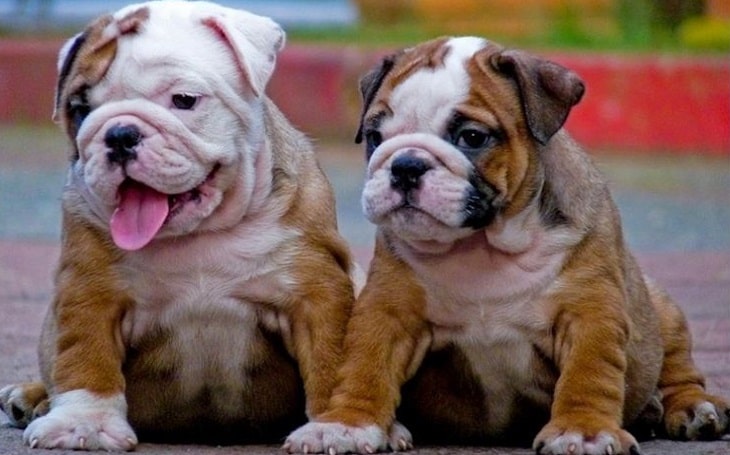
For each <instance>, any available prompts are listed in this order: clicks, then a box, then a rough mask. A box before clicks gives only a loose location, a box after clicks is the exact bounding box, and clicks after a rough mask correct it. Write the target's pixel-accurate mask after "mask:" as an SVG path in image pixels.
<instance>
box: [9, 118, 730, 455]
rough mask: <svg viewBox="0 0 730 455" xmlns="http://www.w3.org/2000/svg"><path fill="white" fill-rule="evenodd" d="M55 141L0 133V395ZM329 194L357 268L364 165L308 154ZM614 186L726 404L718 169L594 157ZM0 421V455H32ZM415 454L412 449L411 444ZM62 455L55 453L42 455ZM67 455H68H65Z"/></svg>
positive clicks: (40, 249) (721, 166)
mask: <svg viewBox="0 0 730 455" xmlns="http://www.w3.org/2000/svg"><path fill="white" fill-rule="evenodd" d="M63 144H64V139H63V138H62V137H61V136H60V135H59V134H58V133H56V132H55V130H49V129H47V128H36V129H30V128H21V127H7V126H0V385H4V384H7V383H10V382H16V381H22V380H32V379H34V378H37V377H38V373H37V366H36V354H35V349H36V342H37V338H38V333H39V330H40V321H41V319H42V317H43V314H44V312H45V308H46V306H47V303H48V301H49V299H50V294H51V289H52V284H51V283H52V281H51V280H52V272H53V269H54V267H55V261H56V258H57V256H58V241H57V239H58V236H59V231H58V224H59V222H58V218H59V215H60V212H59V210H58V204H59V201H58V194H59V190H60V186H61V184H62V182H63V177H64V174H65V169H64V168H65V154H64V151H63ZM319 148H320V149H321V150H322V153H321V154H320V158H321V160H322V163H323V165H324V167H325V170H326V172H327V173H328V175H329V176H330V178H331V180H332V182H333V184H334V186H335V187H336V190H337V198H338V212H339V214H340V227H341V230H342V232H343V234H344V235H345V236H346V237H347V239H348V240H349V241H350V243H351V244H352V245H353V248H354V250H355V252H356V255H357V257H358V259H359V260H360V261H361V262H362V263H367V261H368V260H369V258H370V246H371V244H372V233H373V228H372V226H370V225H369V224H368V223H367V221H365V220H364V219H363V217H362V215H361V214H360V206H359V193H360V188H361V182H362V173H363V167H364V161H363V158H362V156H361V150H360V149H359V148H358V147H354V146H352V145H350V144H328V143H323V144H320V146H319ZM597 160H598V161H599V163H600V164H601V166H602V168H603V169H604V170H605V172H606V173H607V174H608V175H609V178H610V180H611V181H612V182H613V185H614V195H615V197H616V199H617V202H618V204H619V206H620V208H621V211H622V215H623V218H624V225H625V230H626V235H627V239H628V241H629V243H630V244H631V245H632V247H633V248H634V250H635V251H636V252H637V256H638V257H639V261H640V263H641V264H642V265H643V267H644V269H645V270H646V271H647V272H648V273H649V274H650V275H652V276H653V277H654V278H655V279H656V280H657V281H658V282H659V283H661V284H662V285H664V286H665V288H667V290H668V291H669V292H670V293H671V294H672V295H673V296H674V297H675V299H676V300H677V301H678V302H679V304H680V305H681V306H682V307H683V308H684V310H685V312H686V314H687V316H688V318H689V320H690V327H691V330H692V333H693V335H694V341H695V349H694V357H695V360H696V362H697V363H698V364H699V365H700V367H701V368H702V370H703V371H704V372H705V373H706V375H707V382H708V389H709V390H710V391H712V392H714V393H719V394H724V395H726V396H730V228H729V227H730V160H728V159H727V158H724V159H718V158H712V159H710V158H702V157H694V158H693V157H681V158H680V157H674V158H671V159H669V158H659V157H651V156H642V157H641V158H636V157H631V156H616V155H610V154H603V155H597ZM6 422H7V421H6V420H5V419H4V417H0V454H30V453H33V454H37V453H38V452H37V451H33V450H30V449H28V448H26V447H24V446H23V445H22V443H21V431H20V430H16V429H12V428H8V427H7V424H6ZM416 443H417V441H416ZM137 452H139V453H146V454H152V455H163V454H178V453H181V454H182V453H192V454H203V455H207V454H216V455H228V454H242V455H259V454H277V453H282V452H280V451H279V449H278V448H277V447H275V446H233V447H203V446H190V445H181V446H170V445H159V444H141V445H140V446H139V447H138V448H137ZM54 453H64V452H54ZM65 453H70V452H65ZM412 453H414V454H416V455H436V454H439V455H440V454H452V453H453V454H460V455H469V454H485V455H527V454H531V453H532V451H530V450H528V449H514V448H484V447H479V448H455V447H437V448H419V449H418V450H416V451H414V452H412ZM642 453H644V454H645V455H700V454H705V455H710V454H712V455H720V454H730V440H724V441H714V442H695V443H678V442H670V441H663V440H658V441H648V442H644V443H643V444H642Z"/></svg>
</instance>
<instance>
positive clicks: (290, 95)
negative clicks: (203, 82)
mask: <svg viewBox="0 0 730 455" xmlns="http://www.w3.org/2000/svg"><path fill="white" fill-rule="evenodd" d="M126 3H127V2H126V1H120V0H110V1H104V2H100V1H98V0H0V241H2V240H3V239H5V240H6V241H9V242H14V241H26V240H27V241H31V242H33V241H47V242H50V243H51V244H55V242H57V239H58V236H59V216H60V215H59V214H60V210H59V207H58V205H59V204H58V202H59V201H58V192H59V189H60V187H61V185H62V182H63V179H64V174H65V166H66V165H65V163H66V154H65V141H66V139H65V138H64V137H63V136H62V135H61V133H60V132H59V131H58V130H57V128H55V126H53V125H52V124H51V122H50V117H51V111H52V98H53V90H54V85H55V71H56V70H55V60H56V53H57V51H58V49H59V47H60V45H61V43H62V42H63V40H64V39H66V38H67V37H69V36H71V35H73V34H74V33H76V32H78V31H79V30H80V29H81V28H82V27H83V26H84V24H85V23H87V22H88V21H89V20H91V19H92V18H93V17H95V16H97V15H100V14H102V13H105V12H110V11H114V10H116V9H118V8H120V7H122V6H124V5H125V4H126ZM220 3H222V4H225V5H228V6H231V7H237V8H243V9H248V10H250V11H253V12H255V13H259V14H263V15H267V16H271V17H273V18H274V19H275V20H277V21H278V22H280V23H281V24H282V25H283V26H284V27H285V28H286V30H287V32H288V37H289V38H288V44H287V47H286V49H285V50H284V51H283V52H282V54H281V56H280V58H279V62H278V68H277V71H276V73H275V75H274V78H273V79H272V81H271V83H270V84H269V88H268V91H269V94H270V96H271V97H272V98H273V99H274V100H275V101H276V102H277V103H278V104H279V105H280V107H281V108H282V110H283V111H284V112H285V114H286V115H287V116H288V117H289V119H290V120H291V121H292V122H293V123H294V124H295V125H296V126H297V127H299V128H300V129H302V130H304V131H305V132H306V133H307V134H309V135H310V137H312V138H313V140H315V141H316V143H317V146H318V149H319V151H320V156H321V159H322V162H323V165H324V166H325V168H326V170H327V172H328V174H329V176H330V178H331V180H332V181H333V183H334V184H335V186H336V189H337V192H338V210H339V213H340V224H341V228H342V230H343V232H344V234H345V235H346V236H347V237H348V239H349V240H350V241H351V243H352V244H353V245H354V246H355V247H356V248H357V249H358V250H359V251H361V252H362V253H361V254H362V255H363V257H365V258H366V260H367V257H368V256H367V254H368V251H369V248H370V245H371V242H372V232H373V227H372V226H370V225H369V223H368V222H367V221H365V220H364V218H363V217H362V215H361V214H360V204H359V194H360V189H361V183H362V172H363V168H364V160H363V159H362V157H361V151H360V149H359V147H356V146H354V145H353V144H352V137H353V135H354V132H355V131H356V128H357V119H358V115H359V110H360V100H359V93H358V92H357V89H356V87H357V80H358V78H359V77H360V75H361V74H363V72H365V71H366V70H367V69H368V68H369V67H370V66H371V65H373V64H374V63H375V62H377V61H378V59H379V58H381V57H382V56H383V55H385V54H387V53H389V52H391V51H393V50H395V49H398V48H401V47H405V46H410V45H412V44H415V43H417V42H419V41H423V40H426V39H430V38H434V37H436V36H440V35H444V34H449V35H454V34H459V35H464V34H475V35H481V36H485V37H488V38H490V39H493V40H495V41H498V42H500V43H502V44H504V45H507V46H513V47H522V48H527V49H530V50H532V51H534V52H535V53H538V54H540V55H543V56H545V57H546V58H550V59H553V60H556V61H558V62H560V63H562V64H564V65H566V66H568V67H570V68H572V69H574V70H575V71H577V72H578V73H579V74H580V75H581V77H583V78H584V79H585V81H586V84H587V94H586V96H585V98H584V99H583V101H582V102H581V103H580V104H579V105H578V106H577V107H576V108H575V109H574V110H573V112H572V113H571V116H570V118H569V120H568V123H567V128H568V129H569V130H570V132H571V133H572V134H573V135H574V136H575V137H576V138H577V139H578V140H579V141H580V142H581V143H582V144H583V145H585V146H586V148H587V150H589V151H590V153H592V154H593V156H594V157H595V158H596V160H597V161H598V162H599V164H600V165H601V166H602V168H603V169H604V170H605V171H606V173H607V174H608V175H609V178H610V179H611V182H612V184H613V185H614V187H615V188H614V192H615V196H616V199H617V201H618V203H619V205H620V207H621V210H622V213H623V216H624V222H625V227H626V231H627V237H628V239H629V242H630V243H631V245H632V246H633V247H635V248H638V249H639V250H642V251H648V252H652V251H673V252H684V251H695V250H701V251H720V252H722V254H723V255H725V257H727V258H730V1H729V0H519V1H518V0H448V1H447V0H221V1H220ZM0 248H2V243H0ZM728 263H730V259H729V260H728ZM728 267H730V265H729V266H728ZM727 274H728V275H730V271H727Z"/></svg>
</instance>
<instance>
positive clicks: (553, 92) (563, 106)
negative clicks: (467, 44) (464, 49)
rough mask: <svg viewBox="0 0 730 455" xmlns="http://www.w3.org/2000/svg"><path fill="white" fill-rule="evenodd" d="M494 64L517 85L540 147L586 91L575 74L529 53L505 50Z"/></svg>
mask: <svg viewBox="0 0 730 455" xmlns="http://www.w3.org/2000/svg"><path fill="white" fill-rule="evenodd" d="M491 62H492V66H493V67H494V68H495V69H496V70H497V71H499V72H501V73H503V74H505V75H506V76H508V77H511V78H514V79H515V81H516V82H517V87H518V88H519V92H520V99H521V100H522V108H523V111H524V112H525V119H526V120H527V126H528V128H529V129H530V132H531V133H532V136H533V137H534V138H535V139H537V141H538V142H540V143H541V144H545V143H547V141H548V140H550V138H551V137H552V136H553V134H555V133H557V131H558V130H559V129H560V128H561V127H562V126H563V124H564V123H565V120H566V119H567V118H568V114H569V113H570V109H571V108H572V107H573V106H574V105H576V104H577V103H578V102H579V101H580V99H581V98H582V97H583V93H584V92H585V85H584V84H583V81H582V80H581V79H580V77H579V76H578V75H577V74H575V73H574V72H573V71H570V70H569V69H567V68H564V67H563V66H560V65H558V64H557V63H554V62H551V61H548V60H544V59H541V58H538V57H535V56H533V55H530V54H528V53H526V52H522V51H516V50H506V51H502V52H500V53H498V54H495V55H493V56H492V58H491Z"/></svg>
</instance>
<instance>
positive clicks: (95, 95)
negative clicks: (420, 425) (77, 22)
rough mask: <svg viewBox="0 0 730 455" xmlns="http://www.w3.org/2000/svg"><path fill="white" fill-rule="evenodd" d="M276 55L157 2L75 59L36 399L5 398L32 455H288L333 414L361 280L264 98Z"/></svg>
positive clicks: (316, 181) (265, 23) (320, 185)
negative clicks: (234, 451) (257, 445)
mask: <svg viewBox="0 0 730 455" xmlns="http://www.w3.org/2000/svg"><path fill="white" fill-rule="evenodd" d="M283 44H284V33H283V31H282V30H281V28H280V27H279V26H278V25H277V24H275V23H274V22H273V21H271V20H270V19H268V18H264V17H259V16H256V15H253V14H250V13H247V12H244V11H237V10H233V9H229V8H224V7H221V6H218V5H215V4H212V3H205V2H189V3H188V2H182V1H165V2H150V3H143V4H138V5H132V6H129V7H126V8H124V9H122V10H120V11H118V12H117V13H115V14H113V15H109V16H104V17H101V18H100V19H98V20H96V21H95V22H93V23H92V24H91V25H90V26H89V27H88V28H87V29H86V30H85V31H84V32H83V33H81V34H79V35H78V36H76V37H75V38H73V39H72V40H70V41H69V42H68V43H67V44H66V45H65V46H64V47H63V49H62V51H61V53H60V58H59V79H58V93H57V100H56V117H57V120H58V121H59V122H60V124H61V126H62V127H63V129H64V130H65V131H66V132H67V133H68V136H69V138H70V140H71V145H72V147H71V150H72V151H71V154H70V156H69V159H70V171H69V174H68V180H67V182H66V185H65V188H64V191H63V196H62V199H63V235H62V247H61V257H60V264H59V266H58V272H57V274H56V278H55V286H56V290H55V297H54V300H53V303H52V306H51V307H50V310H49V312H48V316H47V318H46V320H45V325H44V328H43V333H42V337H41V342H40V349H39V351H40V369H41V376H42V383H37V384H19V385H12V386H8V387H6V388H4V389H3V390H2V391H1V392H0V402H1V403H2V408H3V409H4V411H5V412H6V413H7V414H8V416H9V418H10V419H11V421H12V422H13V423H14V424H15V425H17V426H18V427H26V426H27V427H26V429H25V432H24V433H23V439H24V441H25V442H26V443H27V444H28V445H30V446H31V447H39V448H41V447H42V448H62V449H106V450H117V449H123V450H128V449H132V448H133V447H134V446H135V445H136V444H137V440H138V436H137V435H138V434H139V435H140V436H143V437H147V436H149V437H160V438H164V439H172V440H174V441H182V440H188V439H191V438H196V437H197V436H202V437H205V438H206V439H207V440H212V442H215V443H220V442H221V440H222V439H219V438H225V439H228V438H231V439H233V440H236V441H239V440H244V441H247V440H252V441H266V440H272V439H274V440H281V439H283V437H284V436H285V435H286V434H287V433H288V432H290V431H291V430H292V429H293V428H296V426H297V425H300V424H302V423H304V422H305V419H306V416H309V417H313V416H315V415H317V414H318V413H320V412H322V411H323V410H324V409H325V406H326V404H327V401H328V399H329V397H330V394H331V391H332V388H333V386H334V381H335V367H336V365H337V364H338V363H339V362H340V360H341V353H340V350H341V345H342V338H343V337H344V332H345V325H346V320H347V318H348V317H349V315H350V311H351V307H352V303H353V301H354V292H355V285H354V284H353V281H352V280H351V274H352V273H355V270H356V269H354V268H353V266H352V262H351V258H350V253H349V251H348V249H347V247H346V244H345V243H344V241H343V239H342V238H341V237H340V236H339V234H338V232H337V226H336V217H335V210H334V198H333V193H332V190H331V187H330V186H329V183H328V181H327V180H326V178H325V176H324V174H323V173H322V171H321V170H320V168H319V166H318V164H317V163H316V161H315V155H314V152H313V150H312V147H311V145H310V143H309V142H308V140H307V139H306V138H305V137H304V135H303V134H301V133H300V132H298V131H297V130H295V129H294V128H293V127H292V126H291V125H290V124H289V123H288V122H287V120H286V119H285V118H284V117H283V116H282V114H281V113H280V112H279V111H278V110H277V108H276V107H275V106H274V105H273V103H272V102H271V101H270V100H269V98H267V96H266V95H265V94H264V89H265V86H266V84H267V81H268V80H269V77H270V76H271V74H272V71H273V70H274V65H275V60H276V55H277V52H278V51H279V50H280V49H281V47H282V46H283ZM363 278H364V277H363ZM305 412H306V414H305Z"/></svg>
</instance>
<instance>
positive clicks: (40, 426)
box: [23, 390, 137, 450]
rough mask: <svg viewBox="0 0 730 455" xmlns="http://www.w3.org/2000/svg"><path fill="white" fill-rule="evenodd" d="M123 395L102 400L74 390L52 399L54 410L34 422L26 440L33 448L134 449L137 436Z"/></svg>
mask: <svg viewBox="0 0 730 455" xmlns="http://www.w3.org/2000/svg"><path fill="white" fill-rule="evenodd" d="M126 416H127V405H126V401H125V399H124V395H123V394H118V395H113V396H111V397H108V398H103V397H99V396H97V395H96V394H94V393H91V392H89V391H87V390H72V391H70V392H65V393H61V394H59V395H56V396H55V397H53V398H52V399H51V410H50V412H49V413H48V414H46V415H45V416H43V417H39V418H37V419H35V420H33V421H32V422H31V423H30V425H28V428H26V429H25V431H24V432H23V440H24V441H25V443H26V444H28V445H29V446H31V447H33V448H44V449H85V450H131V449H133V448H134V447H135V446H136V445H137V436H136V435H135V434H134V431H133V430H132V427H130V426H129V423H127V417H126Z"/></svg>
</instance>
